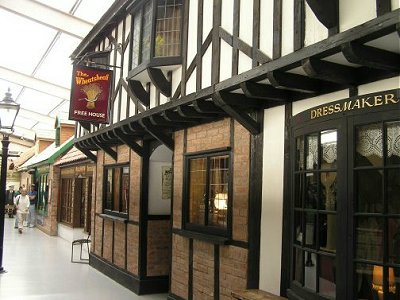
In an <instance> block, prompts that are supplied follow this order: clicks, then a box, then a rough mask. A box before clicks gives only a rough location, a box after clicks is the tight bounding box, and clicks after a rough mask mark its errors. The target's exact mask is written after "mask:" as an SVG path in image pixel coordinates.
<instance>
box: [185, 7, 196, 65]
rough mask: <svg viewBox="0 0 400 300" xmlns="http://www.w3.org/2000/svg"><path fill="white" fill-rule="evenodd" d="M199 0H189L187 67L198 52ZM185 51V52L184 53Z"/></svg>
mask: <svg viewBox="0 0 400 300" xmlns="http://www.w3.org/2000/svg"><path fill="white" fill-rule="evenodd" d="M196 41H197V1H196V0H190V2H189V29H188V40H187V43H188V46H187V67H189V65H190V63H191V62H192V60H193V59H194V57H195V56H196V53H197V42H196ZM184 54H185V53H183V55H184Z"/></svg>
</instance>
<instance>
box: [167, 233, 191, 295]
mask: <svg viewBox="0 0 400 300" xmlns="http://www.w3.org/2000/svg"><path fill="white" fill-rule="evenodd" d="M188 282H189V240H188V239H186V238H184V237H181V236H178V235H176V234H172V262H171V293H173V294H175V295H177V296H179V297H181V298H183V299H187V298H188Z"/></svg>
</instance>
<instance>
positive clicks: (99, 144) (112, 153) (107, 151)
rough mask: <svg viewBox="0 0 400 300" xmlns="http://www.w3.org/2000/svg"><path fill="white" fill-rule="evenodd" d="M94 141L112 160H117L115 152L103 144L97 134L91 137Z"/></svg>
mask: <svg viewBox="0 0 400 300" xmlns="http://www.w3.org/2000/svg"><path fill="white" fill-rule="evenodd" d="M93 139H94V143H95V144H96V145H97V146H98V147H99V148H100V149H102V150H103V151H104V152H106V153H107V154H108V155H110V156H111V157H112V158H113V159H114V160H117V152H116V151H114V150H113V149H111V147H109V146H108V145H107V144H105V143H104V142H103V141H102V140H101V139H100V138H99V136H95V137H93Z"/></svg>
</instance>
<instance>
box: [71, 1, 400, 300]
mask: <svg viewBox="0 0 400 300" xmlns="http://www.w3.org/2000/svg"><path fill="white" fill-rule="evenodd" d="M354 11H357V14H354V13H353V12H354ZM398 28H399V3H398V1H388V0H376V1H363V2H362V3H361V1H355V0H352V1H347V0H335V1H329V2H322V1H314V0H270V1H263V0H254V1H244V0H242V1H240V0H197V1H193V0H181V1H179V0H174V1H166V0H163V1H161V0H151V1H140V0H137V1H127V0H119V1H116V2H115V4H114V5H113V6H112V7H111V8H110V9H109V11H107V12H106V14H105V15H104V16H103V18H102V19H101V20H100V22H99V23H98V24H96V26H95V27H94V28H93V30H92V31H91V32H90V33H89V35H88V36H87V37H86V38H85V39H84V40H83V41H82V43H81V44H80V45H79V47H78V48H77V49H76V50H75V51H74V53H73V55H72V58H73V60H74V63H75V64H84V65H88V66H93V67H100V68H109V69H111V70H113V71H114V82H113V84H112V91H113V92H112V95H111V103H110V105H111V109H110V115H111V120H110V123H109V124H102V125H98V124H89V123H84V122H81V123H79V124H78V126H77V130H76V141H75V146H76V147H77V148H78V149H80V150H81V151H82V152H84V153H85V154H86V155H87V156H88V157H89V158H91V159H92V160H95V161H96V162H97V165H96V171H95V174H94V178H96V180H95V181H94V184H93V195H94V199H95V201H94V203H93V204H92V209H93V210H92V240H93V247H92V252H91V260H90V263H91V265H92V266H94V267H96V268H98V269H99V270H101V271H102V272H104V273H106V274H108V275H109V276H110V277H112V278H114V279H115V280H117V281H118V282H120V283H122V284H123V285H125V286H127V287H128V288H130V289H132V290H133V291H135V292H136V293H139V294H143V293H154V292H160V291H169V298H171V299H230V298H231V297H232V294H231V293H232V291H234V290H241V289H249V288H260V289H263V290H267V291H269V292H272V293H274V294H277V295H282V296H286V297H289V298H290V299H331V298H335V299H373V297H380V299H386V300H387V299H396V297H399V293H400V284H399V282H400V262H399V260H398V255H397V253H399V252H398V251H397V250H398V247H399V243H398V234H399V232H400V229H399V228H400V214H399V209H398V205H397V204H396V203H397V202H396V201H395V200H394V199H395V196H394V195H398V191H399V183H398V181H396V180H393V178H398V176H399V164H398V158H399V152H398V151H399V150H398V141H399V126H400V125H399V117H398V116H399V109H400V104H399V75H398V74H399V47H398V45H399V30H398ZM371 140H372V142H371V143H369V144H368V142H370V141H371ZM373 145H377V146H376V147H375V148H376V149H375V148H374V147H373ZM368 147H370V148H371V147H372V148H374V149H372V148H371V149H372V150H368V149H370V148H368ZM366 149H367V150H366ZM90 151H97V155H93V154H92V152H90ZM371 155H372V157H371ZM377 173H378V174H377ZM379 174H380V175H379ZM379 176H381V177H379ZM371 177H372V178H376V179H375V181H373V182H376V181H379V182H380V184H377V186H376V188H375V190H373V191H370V190H368V189H367V188H364V187H363V185H362V184H363V182H365V181H366V180H367V178H371ZM368 186H369V187H371V186H373V184H369V185H368ZM377 190H379V192H377ZM360 195H376V197H375V198H374V199H369V200H366V198H363V197H364V196H360ZM365 197H367V196H365ZM371 197H372V196H371ZM377 199H378V200H377ZM342 237H346V238H342ZM370 239H372V240H373V242H372V245H370V244H369V243H368V241H369V240H370ZM379 271H380V272H379ZM379 274H380V275H379Z"/></svg>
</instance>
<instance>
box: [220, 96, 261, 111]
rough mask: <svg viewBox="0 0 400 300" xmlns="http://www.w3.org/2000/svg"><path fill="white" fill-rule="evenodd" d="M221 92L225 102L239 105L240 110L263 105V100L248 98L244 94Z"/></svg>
mask: <svg viewBox="0 0 400 300" xmlns="http://www.w3.org/2000/svg"><path fill="white" fill-rule="evenodd" d="M221 94H222V95H223V97H224V101H225V102H226V103H227V104H229V105H231V106H237V107H240V108H241V110H244V111H245V110H249V109H258V108H263V107H264V106H265V103H264V101H262V100H259V99H255V98H249V97H247V96H246V95H244V94H238V93H228V92H221ZM213 99H214V98H213Z"/></svg>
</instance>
